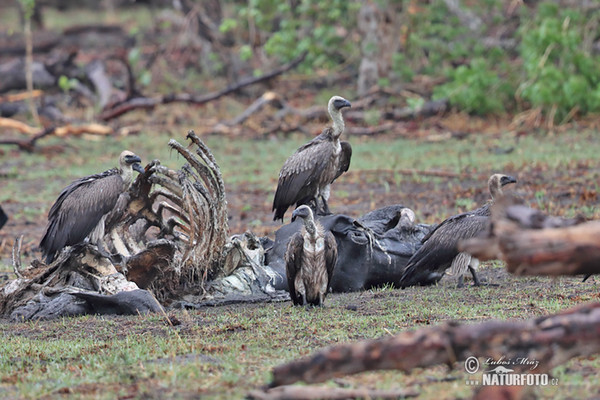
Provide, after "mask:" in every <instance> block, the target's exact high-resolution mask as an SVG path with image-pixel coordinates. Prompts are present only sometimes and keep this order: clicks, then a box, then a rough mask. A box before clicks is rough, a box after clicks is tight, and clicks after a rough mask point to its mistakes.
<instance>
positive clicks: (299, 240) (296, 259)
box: [285, 232, 304, 305]
mask: <svg viewBox="0 0 600 400" xmlns="http://www.w3.org/2000/svg"><path fill="white" fill-rule="evenodd" d="M303 248H304V238H303V237H302V234H301V233H300V232H296V233H295V234H294V236H292V238H291V239H290V242H289V243H288V246H287V250H286V251H285V273H286V276H287V282H288V290H289V292H290V297H291V298H292V302H293V303H294V304H297V305H302V299H300V298H298V295H297V294H296V286H295V285H294V281H295V280H296V275H297V274H298V273H300V268H302V249H303Z"/></svg>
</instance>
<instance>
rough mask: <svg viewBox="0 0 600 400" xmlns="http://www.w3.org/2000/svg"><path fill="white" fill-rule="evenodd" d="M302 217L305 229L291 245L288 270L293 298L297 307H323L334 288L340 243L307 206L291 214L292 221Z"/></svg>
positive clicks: (291, 240)
mask: <svg viewBox="0 0 600 400" xmlns="http://www.w3.org/2000/svg"><path fill="white" fill-rule="evenodd" d="M298 217H300V218H302V222H303V226H302V228H301V229H300V231H299V232H296V233H295V234H294V235H293V236H292V238H291V239H290V242H289V243H288V246H287V250H286V252H285V268H286V274H287V281H288V289H289V291H290V297H291V298H292V301H293V302H294V304H295V305H307V304H310V305H314V306H317V305H318V306H322V305H323V301H324V300H325V296H326V295H327V292H328V291H329V286H330V285H331V277H332V276H333V269H334V267H335V263H336V262H337V243H336V241H335V238H334V237H333V234H332V233H331V232H330V231H325V230H324V229H323V226H321V224H320V223H319V221H315V219H314V216H313V212H312V210H311V208H310V207H308V206H307V205H301V206H300V207H298V208H297V209H296V210H294V212H293V213H292V221H294V220H295V219H296V218H298Z"/></svg>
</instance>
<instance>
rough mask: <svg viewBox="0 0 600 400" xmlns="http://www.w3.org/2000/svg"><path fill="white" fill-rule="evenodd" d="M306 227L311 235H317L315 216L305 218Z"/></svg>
mask: <svg viewBox="0 0 600 400" xmlns="http://www.w3.org/2000/svg"><path fill="white" fill-rule="evenodd" d="M304 228H305V229H306V232H307V233H308V234H309V235H310V236H311V237H315V235H316V234H317V225H316V224H315V220H314V218H305V219H304Z"/></svg>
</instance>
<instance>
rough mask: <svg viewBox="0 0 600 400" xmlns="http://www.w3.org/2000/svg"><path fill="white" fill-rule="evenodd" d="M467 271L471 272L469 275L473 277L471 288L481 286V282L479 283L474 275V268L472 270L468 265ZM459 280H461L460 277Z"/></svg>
mask: <svg viewBox="0 0 600 400" xmlns="http://www.w3.org/2000/svg"><path fill="white" fill-rule="evenodd" d="M469 271H471V275H473V286H481V282H480V281H479V278H478V277H477V274H476V273H475V268H473V267H472V266H471V265H469ZM460 278H461V279H462V275H461V277H460Z"/></svg>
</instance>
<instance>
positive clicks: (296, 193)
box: [273, 136, 333, 220]
mask: <svg viewBox="0 0 600 400" xmlns="http://www.w3.org/2000/svg"><path fill="white" fill-rule="evenodd" d="M318 138H320V136H318V137H317V138H315V139H313V140H312V141H311V142H309V143H307V144H306V145H304V146H302V147H301V148H299V149H298V151H296V152H295V153H294V154H292V155H291V156H290V158H288V159H287V160H286V162H285V163H284V164H283V167H282V168H281V172H280V173H279V182H278V184H277V190H276V192H275V198H274V199H273V210H275V217H274V218H273V219H274V220H278V219H281V220H283V215H284V214H285V212H286V210H287V209H288V208H289V207H290V206H292V205H294V204H296V203H299V202H306V201H308V200H309V199H310V198H312V197H315V195H316V192H317V187H318V184H319V178H320V176H321V173H322V172H323V170H324V169H325V168H326V166H327V163H328V161H329V160H330V158H331V153H332V152H333V147H332V146H331V142H329V141H326V140H316V139H318Z"/></svg>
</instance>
